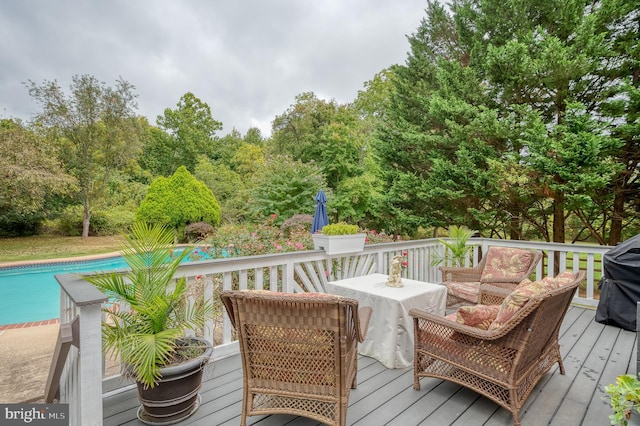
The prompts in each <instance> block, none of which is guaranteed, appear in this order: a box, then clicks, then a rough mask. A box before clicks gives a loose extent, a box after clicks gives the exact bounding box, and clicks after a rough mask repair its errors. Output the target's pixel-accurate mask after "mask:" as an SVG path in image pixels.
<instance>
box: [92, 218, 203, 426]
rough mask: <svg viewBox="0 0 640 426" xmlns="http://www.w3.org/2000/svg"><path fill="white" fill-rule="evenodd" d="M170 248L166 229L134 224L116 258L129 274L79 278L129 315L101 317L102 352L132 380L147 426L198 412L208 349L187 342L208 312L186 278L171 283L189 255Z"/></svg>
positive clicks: (192, 339)
mask: <svg viewBox="0 0 640 426" xmlns="http://www.w3.org/2000/svg"><path fill="white" fill-rule="evenodd" d="M173 241H174V236H173V232H172V231H171V230H169V229H168V228H165V227H163V226H158V225H148V224H146V223H143V222H138V223H136V224H135V225H134V227H133V230H132V233H131V235H130V236H126V244H125V246H124V248H123V250H122V256H123V258H124V260H125V261H126V263H127V265H128V266H129V270H128V271H127V272H125V273H118V272H102V273H99V274H97V275H92V276H86V277H85V279H86V280H87V281H89V282H90V283H92V284H93V285H95V286H96V287H97V288H98V289H100V290H101V291H102V292H104V293H105V294H106V295H107V296H108V297H109V298H110V300H111V301H112V302H114V304H115V305H117V306H123V307H128V308H130V309H126V308H121V309H117V310H116V309H113V308H105V309H104V313H105V321H104V322H103V324H102V337H103V346H104V348H105V352H106V353H107V354H108V355H110V356H112V357H118V356H119V357H120V361H121V362H122V364H123V365H124V373H125V375H127V376H129V377H132V378H134V379H135V381H136V383H137V385H138V396H139V399H140V401H141V403H142V405H141V407H140V409H139V410H138V417H139V419H140V420H141V421H143V422H145V423H148V424H167V423H168V422H174V421H178V420H180V419H183V418H185V417H187V416H189V415H191V414H192V413H193V412H194V411H195V410H196V409H197V408H198V405H199V395H198V391H199V389H200V386H201V383H202V372H203V369H204V366H205V365H206V364H207V363H208V362H209V360H210V357H211V354H212V353H213V348H212V344H211V343H210V342H208V341H206V340H204V339H202V338H198V337H187V335H186V332H187V330H191V331H193V332H198V331H202V330H203V329H204V324H205V318H207V317H210V316H213V313H214V307H213V304H212V303H211V302H210V301H206V300H204V297H194V294H193V289H192V288H191V287H190V286H188V285H187V281H186V280H185V278H179V279H176V278H175V277H174V275H175V273H176V270H177V269H178V266H179V265H180V262H181V261H182V260H183V259H185V258H186V257H187V256H188V255H189V253H190V251H191V250H189V249H185V250H183V251H182V252H176V251H175V250H174V247H173ZM176 253H177V254H176Z"/></svg>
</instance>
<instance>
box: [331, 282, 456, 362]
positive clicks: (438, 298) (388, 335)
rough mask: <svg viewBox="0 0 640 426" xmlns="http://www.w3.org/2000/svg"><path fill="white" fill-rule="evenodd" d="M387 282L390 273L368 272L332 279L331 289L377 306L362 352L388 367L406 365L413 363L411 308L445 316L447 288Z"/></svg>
mask: <svg viewBox="0 0 640 426" xmlns="http://www.w3.org/2000/svg"><path fill="white" fill-rule="evenodd" d="M386 282H387V275H383V274H371V275H365V276H362V277H355V278H348V279H344V280H338V281H331V282H329V283H327V292H328V293H331V294H337V295H341V296H344V297H349V298H352V299H356V300H357V301H358V303H359V306H371V307H372V308H373V313H372V314H371V320H370V321H369V329H368V330H367V336H366V338H365V341H364V342H362V343H360V344H359V346H358V352H359V353H360V354H362V355H366V356H370V357H373V358H375V359H377V360H378V361H380V362H381V363H382V364H384V365H385V366H386V367H387V368H405V367H409V366H411V365H412V364H413V319H412V318H411V317H410V316H409V310H410V309H413V308H418V309H422V310H425V311H427V312H431V313H434V314H436V315H444V313H445V308H446V304H447V288H446V287H445V286H443V285H439V284H431V283H425V282H421V281H414V280H409V279H406V278H403V279H402V283H403V284H404V287H400V288H394V287H389V286H387V284H386Z"/></svg>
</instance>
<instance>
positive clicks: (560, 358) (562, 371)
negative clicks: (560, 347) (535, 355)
mask: <svg viewBox="0 0 640 426" xmlns="http://www.w3.org/2000/svg"><path fill="white" fill-rule="evenodd" d="M558 367H559V368H560V374H562V375H564V363H563V362H562V357H561V356H560V355H559V354H558Z"/></svg>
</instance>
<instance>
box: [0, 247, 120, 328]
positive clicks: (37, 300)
mask: <svg viewBox="0 0 640 426" xmlns="http://www.w3.org/2000/svg"><path fill="white" fill-rule="evenodd" d="M126 266H127V264H126V263H125V262H124V260H123V259H122V258H121V257H119V256H116V257H108V258H105V259H96V260H87V261H79V262H64V263H50V264H40V265H34V266H31V265H29V266H26V265H25V266H12V267H8V268H1V269H0V325H5V324H19V323H23V322H31V321H43V320H48V319H52V318H59V317H60V285H59V284H58V281H56V279H55V277H54V275H55V274H64V273H77V272H91V271H108V270H114V269H121V268H126Z"/></svg>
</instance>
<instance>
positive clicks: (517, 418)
mask: <svg viewBox="0 0 640 426" xmlns="http://www.w3.org/2000/svg"><path fill="white" fill-rule="evenodd" d="M513 426H520V416H518V413H513Z"/></svg>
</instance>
